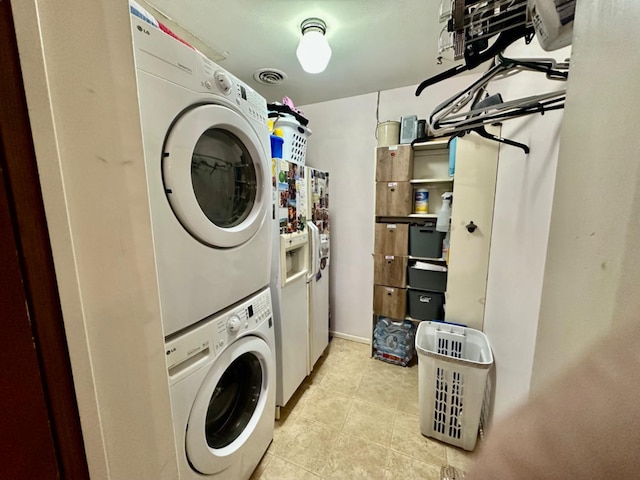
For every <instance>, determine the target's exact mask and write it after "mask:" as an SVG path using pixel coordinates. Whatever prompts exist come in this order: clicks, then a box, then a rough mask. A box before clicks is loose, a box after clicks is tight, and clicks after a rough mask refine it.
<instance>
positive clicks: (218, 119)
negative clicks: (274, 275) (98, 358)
mask: <svg viewBox="0 0 640 480" xmlns="http://www.w3.org/2000/svg"><path fill="white" fill-rule="evenodd" d="M131 22H132V34H133V40H134V50H135V61H136V72H137V81H138V95H139V102H140V115H141V125H142V134H143V141H144V155H145V164H146V170H147V184H148V189H149V192H148V193H149V203H150V208H151V222H152V229H153V242H154V249H155V259H156V267H157V275H158V284H159V289H160V301H161V309H162V317H163V318H162V320H163V324H164V330H165V331H164V333H165V337H167V336H169V335H171V334H174V333H176V332H179V331H181V330H182V329H184V328H186V327H188V326H189V325H192V324H194V323H196V322H198V321H200V320H202V319H203V318H205V317H208V316H209V315H211V314H213V313H215V312H218V311H221V310H222V309H224V308H226V307H228V306H229V305H232V304H233V303H235V302H238V301H240V300H241V299H243V298H246V297H247V296H249V295H252V294H253V293H255V292H257V291H258V290H260V289H261V288H263V287H265V286H267V285H268V284H269V277H270V269H271V241H272V240H271V236H272V235H271V222H270V219H269V216H271V215H272V213H271V198H270V191H271V187H270V183H271V179H270V177H271V175H270V174H269V172H270V166H271V160H270V156H271V155H270V153H269V152H270V138H269V131H268V127H267V104H266V101H265V99H264V98H263V97H262V96H260V95H259V94H258V93H257V92H255V91H254V90H252V89H251V88H250V87H248V86H247V85H245V84H244V83H242V82H241V81H240V80H238V79H237V78H236V77H234V76H233V75H231V74H230V73H228V72H226V71H225V70H224V69H222V68H221V67H219V66H218V65H216V64H215V63H213V62H212V61H210V60H209V59H207V58H206V57H204V56H203V55H202V54H200V53H199V52H197V51H195V50H193V49H191V48H189V47H188V46H186V45H184V44H182V43H180V42H179V41H177V40H176V39H174V38H172V37H171V36H169V35H167V34H166V33H164V32H163V31H161V30H160V29H158V28H155V27H154V26H152V25H150V24H148V23H146V22H144V21H143V20H141V19H140V18H138V17H135V16H132V17H131Z"/></svg>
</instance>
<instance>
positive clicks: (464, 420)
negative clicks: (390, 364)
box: [416, 322, 493, 451]
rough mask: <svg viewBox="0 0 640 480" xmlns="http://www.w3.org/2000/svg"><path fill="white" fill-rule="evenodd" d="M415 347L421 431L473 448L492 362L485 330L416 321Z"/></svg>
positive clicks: (485, 397)
mask: <svg viewBox="0 0 640 480" xmlns="http://www.w3.org/2000/svg"><path fill="white" fill-rule="evenodd" d="M416 350H417V352H418V376H419V377H418V400H419V403H420V431H421V433H422V434H423V435H425V436H427V437H431V438H435V439H437V440H440V441H443V442H446V443H448V444H450V445H454V446H456V447H460V448H463V449H465V450H469V451H471V450H473V449H474V448H475V446H476V441H477V439H478V429H479V427H480V420H481V414H482V412H483V406H484V403H485V402H486V401H488V398H489V395H487V388H488V378H489V371H490V369H491V367H492V366H493V354H492V352H491V348H490V346H489V341H488V339H487V337H486V335H485V334H484V333H482V332H480V331H478V330H474V329H472V328H467V327H460V326H456V325H450V324H445V323H438V322H421V323H420V324H419V325H418V331H417V333H416Z"/></svg>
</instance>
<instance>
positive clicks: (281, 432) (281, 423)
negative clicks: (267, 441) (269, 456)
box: [269, 409, 298, 452]
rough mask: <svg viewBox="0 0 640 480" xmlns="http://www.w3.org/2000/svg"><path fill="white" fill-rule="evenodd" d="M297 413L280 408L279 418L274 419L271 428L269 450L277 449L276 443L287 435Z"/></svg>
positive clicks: (278, 443)
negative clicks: (271, 437) (271, 435)
mask: <svg viewBox="0 0 640 480" xmlns="http://www.w3.org/2000/svg"><path fill="white" fill-rule="evenodd" d="M297 416H298V415H297V414H296V413H294V412H292V411H291V410H286V409H282V410H281V413H280V419H279V420H276V422H275V425H274V428H273V441H272V442H271V445H269V451H271V452H273V451H275V450H277V448H278V445H280V443H281V442H282V441H283V439H286V438H287V437H288V434H289V431H290V430H291V428H292V427H293V425H294V424H295V422H296V419H297Z"/></svg>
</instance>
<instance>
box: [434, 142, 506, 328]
mask: <svg viewBox="0 0 640 480" xmlns="http://www.w3.org/2000/svg"><path fill="white" fill-rule="evenodd" d="M498 149H499V144H498V143H497V142H494V141H491V140H487V139H485V138H482V137H480V136H478V135H466V136H465V137H463V138H460V139H458V141H457V148H456V172H455V181H454V185H453V205H452V210H451V233H450V237H451V241H450V248H449V265H448V267H449V278H448V282H447V292H446V294H445V298H446V319H447V320H450V321H452V322H456V323H463V324H465V325H468V326H469V327H471V328H476V329H478V330H482V327H483V323H484V304H485V297H486V290H487V271H488V266H489V249H490V246H491V227H492V224H493V205H494V198H495V190H496V175H497V170H498ZM472 223H473V225H472ZM474 226H475V229H474Z"/></svg>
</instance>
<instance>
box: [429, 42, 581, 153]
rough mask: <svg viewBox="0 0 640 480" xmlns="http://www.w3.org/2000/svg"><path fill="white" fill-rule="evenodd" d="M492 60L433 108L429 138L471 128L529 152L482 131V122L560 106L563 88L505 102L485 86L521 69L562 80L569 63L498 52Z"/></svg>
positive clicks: (565, 76)
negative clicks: (478, 75) (468, 84)
mask: <svg viewBox="0 0 640 480" xmlns="http://www.w3.org/2000/svg"><path fill="white" fill-rule="evenodd" d="M494 62H495V64H494V65H493V66H492V67H491V68H490V69H489V70H488V71H487V72H485V74H483V75H482V77H480V78H479V79H478V80H476V81H475V82H473V83H472V84H471V85H470V86H469V87H467V88H466V89H465V90H462V91H461V92H458V93H457V94H456V95H454V96H452V97H451V98H449V99H447V100H446V101H444V102H443V103H441V104H440V105H438V106H437V107H436V108H435V110H434V111H433V112H432V113H431V115H430V117H429V135H430V136H431V137H432V138H435V137H442V136H449V135H454V134H460V132H464V133H466V132H471V131H475V132H476V133H478V134H479V135H481V136H483V137H485V138H490V139H492V140H496V141H498V142H501V143H505V144H508V145H513V146H517V147H519V148H522V149H523V150H524V151H525V153H528V152H529V148H528V147H527V146H526V145H524V144H520V143H518V142H513V141H512V140H508V139H505V138H501V137H497V136H495V135H492V134H490V133H489V132H487V131H486V128H485V126H486V125H488V124H493V123H496V122H501V121H503V120H507V119H510V118H516V117H521V116H525V115H531V114H534V113H540V114H544V112H547V111H551V110H558V109H561V108H564V99H565V95H566V90H565V89H564V88H563V89H559V90H556V91H553V92H548V93H542V94H538V95H533V96H529V97H523V98H519V99H516V100H511V101H506V102H505V101H503V100H502V97H501V96H500V95H499V94H497V95H489V94H488V93H487V86H488V84H489V82H491V81H492V80H495V79H497V78H506V77H509V76H512V75H515V74H517V73H519V72H522V71H533V72H541V73H544V74H545V75H546V77H547V78H548V79H551V80H559V81H566V79H567V78H568V74H569V64H568V63H557V62H556V61H555V60H554V59H512V58H507V57H504V56H503V55H502V54H499V55H498V56H497V57H496V59H495V60H494ZM469 103H471V106H470V109H469V110H468V111H464V112H463V111H462V110H463V108H465V107H466V106H467V105H468V104H469Z"/></svg>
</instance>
